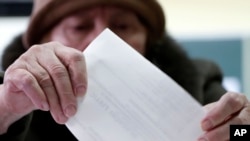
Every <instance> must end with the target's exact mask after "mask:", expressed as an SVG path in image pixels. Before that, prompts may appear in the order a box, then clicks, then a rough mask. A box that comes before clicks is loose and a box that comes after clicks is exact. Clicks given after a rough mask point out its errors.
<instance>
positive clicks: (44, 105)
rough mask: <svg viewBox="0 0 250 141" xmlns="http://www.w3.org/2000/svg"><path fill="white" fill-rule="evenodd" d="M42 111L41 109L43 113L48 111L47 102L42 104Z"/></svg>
mask: <svg viewBox="0 0 250 141" xmlns="http://www.w3.org/2000/svg"><path fill="white" fill-rule="evenodd" d="M42 109H43V110H44V111H49V104H48V103H47V102H44V103H43V104H42Z"/></svg>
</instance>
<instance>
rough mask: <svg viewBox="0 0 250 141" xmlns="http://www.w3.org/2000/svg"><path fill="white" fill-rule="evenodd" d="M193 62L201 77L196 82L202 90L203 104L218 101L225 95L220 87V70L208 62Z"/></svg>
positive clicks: (198, 60) (224, 90) (201, 60)
mask: <svg viewBox="0 0 250 141" xmlns="http://www.w3.org/2000/svg"><path fill="white" fill-rule="evenodd" d="M193 62H194V65H195V66H196V68H197V71H198V74H199V75H200V76H201V77H199V78H200V79H199V80H198V81H199V84H200V86H201V88H202V90H203V104H204V105H205V104H208V103H211V102H215V101H218V100H219V99H220V97H221V96H222V95H223V94H225V93H226V89H225V88H224V87H223V86H222V79H223V77H222V72H221V70H220V68H219V67H218V66H217V65H216V64H215V63H214V62H211V61H208V60H203V59H195V60H194V61H193Z"/></svg>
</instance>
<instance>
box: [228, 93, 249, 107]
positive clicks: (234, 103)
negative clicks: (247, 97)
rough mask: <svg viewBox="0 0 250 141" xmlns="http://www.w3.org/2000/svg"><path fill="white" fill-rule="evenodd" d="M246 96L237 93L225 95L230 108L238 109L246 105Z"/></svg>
mask: <svg viewBox="0 0 250 141" xmlns="http://www.w3.org/2000/svg"><path fill="white" fill-rule="evenodd" d="M243 100H244V97H243V95H239V94H237V93H228V94H227V96H226V97H225V102H224V103H225V104H228V106H229V108H230V109H232V110H237V109H239V108H241V107H243V106H244V101H243Z"/></svg>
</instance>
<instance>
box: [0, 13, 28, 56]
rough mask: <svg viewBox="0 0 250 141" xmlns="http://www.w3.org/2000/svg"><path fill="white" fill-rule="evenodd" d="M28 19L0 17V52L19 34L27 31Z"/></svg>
mask: <svg viewBox="0 0 250 141" xmlns="http://www.w3.org/2000/svg"><path fill="white" fill-rule="evenodd" d="M27 23H28V18H27V17H0V50H1V51H2V49H3V47H5V46H6V45H7V44H8V43H9V42H10V41H11V39H12V38H13V36H16V35H17V34H19V33H21V32H22V31H24V30H25V28H26V26H27Z"/></svg>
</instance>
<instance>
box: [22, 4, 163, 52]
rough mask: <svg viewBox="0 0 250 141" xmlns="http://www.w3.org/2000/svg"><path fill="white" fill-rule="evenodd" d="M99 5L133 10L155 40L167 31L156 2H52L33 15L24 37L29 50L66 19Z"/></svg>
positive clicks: (159, 7) (160, 9)
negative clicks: (75, 13)
mask: <svg viewBox="0 0 250 141" xmlns="http://www.w3.org/2000/svg"><path fill="white" fill-rule="evenodd" d="M97 5H114V6H121V7H124V8H128V9H131V10H133V11H134V12H135V13H136V14H138V16H139V17H140V18H141V19H142V20H143V22H145V23H144V24H145V25H146V26H147V27H148V30H149V34H150V36H151V37H153V38H156V39H157V38H161V36H163V34H164V31H165V18H164V13H163V10H162V8H161V6H160V5H159V4H158V3H157V2H156V0H74V1H71V0H51V2H49V3H48V4H47V5H46V6H45V7H43V8H41V9H40V10H39V11H38V12H36V13H35V14H33V15H32V17H31V20H30V23H29V25H28V28H27V31H26V33H25V34H24V36H23V41H24V44H25V46H26V47H27V48H29V47H30V46H32V45H34V44H37V43H39V42H40V41H41V39H42V38H43V36H44V35H45V34H46V33H48V31H50V30H51V28H53V27H54V26H55V25H56V24H57V23H58V22H60V21H61V20H62V19H63V18H64V17H66V16H68V15H70V14H72V13H74V12H76V11H78V10H81V9H87V8H90V7H93V6H97Z"/></svg>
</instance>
